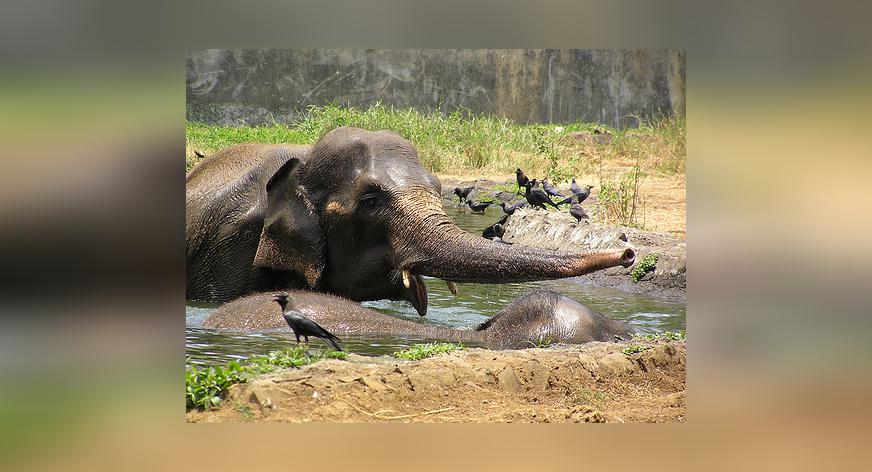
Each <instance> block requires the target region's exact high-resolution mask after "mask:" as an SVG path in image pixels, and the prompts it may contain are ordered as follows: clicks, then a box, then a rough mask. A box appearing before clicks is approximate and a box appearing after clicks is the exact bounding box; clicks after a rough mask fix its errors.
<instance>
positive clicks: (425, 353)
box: [394, 343, 465, 361]
mask: <svg viewBox="0 0 872 472" xmlns="http://www.w3.org/2000/svg"><path fill="white" fill-rule="evenodd" d="M458 349H460V350H463V349H465V348H464V347H463V343H457V344H453V343H430V344H415V345H413V346H412V347H410V348H409V349H406V350H404V351H397V352H395V353H394V357H396V358H397V359H407V360H410V361H419V360H421V359H426V358H428V357H433V356H435V355H437V354H443V353H446V352H452V351H455V350H458Z"/></svg>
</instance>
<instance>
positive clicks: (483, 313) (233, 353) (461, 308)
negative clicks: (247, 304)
mask: <svg viewBox="0 0 872 472" xmlns="http://www.w3.org/2000/svg"><path fill="white" fill-rule="evenodd" d="M445 211H446V212H447V213H448V214H449V215H450V216H451V217H452V218H453V219H454V221H455V223H457V224H458V225H459V226H460V227H461V228H463V229H465V230H467V231H470V232H472V233H475V234H481V230H482V229H484V228H485V227H487V226H489V225H491V224H493V223H494V222H496V221H497V220H498V219H499V218H500V217H502V210H500V209H499V208H498V207H497V208H489V209H488V210H487V211H486V213H485V215H480V214H474V213H472V212H470V211H469V210H468V209H467V208H455V207H453V206H450V205H449V206H447V207H446V208H445ZM425 280H426V282H427V290H428V291H429V308H428V311H427V318H426V320H427V321H428V322H431V323H437V324H441V325H445V326H451V327H463V328H473V327H475V326H476V325H478V324H479V323H481V322H483V321H485V320H487V319H488V318H489V317H490V316H492V315H494V314H496V313H497V312H499V311H500V310H501V309H502V308H503V307H505V306H506V305H507V304H509V303H510V302H511V301H512V300H513V299H514V298H516V297H518V296H520V295H522V294H524V293H526V292H528V291H530V290H532V289H535V288H549V289H552V290H555V291H557V292H560V293H562V294H564V295H566V296H568V297H570V298H572V299H575V300H577V301H579V302H581V303H583V304H585V305H587V306H589V307H590V308H591V309H593V310H596V311H599V312H601V313H604V314H607V315H609V316H611V317H613V318H617V319H621V320H624V321H626V322H628V323H630V324H631V325H632V326H634V327H635V328H636V330H637V331H639V332H641V333H658V332H662V331H674V330H680V329H685V321H686V305H685V304H684V303H679V302H672V301H666V300H660V299H656V298H650V297H645V296H642V295H636V294H629V293H625V292H621V291H619V290H614V289H608V288H601V287H594V286H590V285H583V284H579V283H578V282H575V281H574V280H573V279H562V280H548V281H540V282H528V283H520V284H499V285H487V284H457V285H458V288H459V292H458V294H457V295H456V296H454V295H452V294H451V292H449V291H448V288H447V287H446V286H445V283H444V282H442V281H441V280H438V279H432V278H427V277H425ZM363 305H364V306H366V307H369V308H372V309H375V310H378V311H381V312H383V313H387V314H390V315H393V316H399V317H404V318H409V319H412V320H415V321H421V320H420V317H419V316H418V314H417V313H416V312H415V310H414V308H412V306H411V305H409V304H408V303H406V302H396V301H387V300H378V301H370V302H364V303H363ZM218 306H219V305H218V304H205V303H196V302H188V304H187V306H186V310H185V320H186V326H187V332H186V336H185V346H186V348H185V350H186V355H187V358H188V362H189V363H191V364H223V363H226V362H228V361H231V360H243V359H245V358H247V357H248V356H251V355H258V354H265V353H267V352H269V351H271V350H275V349H279V348H282V347H285V346H288V345H289V344H293V343H295V340H294V336H293V334H292V333H291V331H290V329H288V332H287V333H274V332H272V333H228V332H223V331H213V330H207V329H203V328H202V327H201V326H202V322H203V320H204V319H205V318H206V317H207V316H208V315H209V314H210V313H211V312H212V311H214V310H216V309H217V308H218ZM422 341H429V340H426V339H419V338H389V339H384V338H377V339H376V338H363V337H349V336H342V342H343V346H344V347H345V348H346V350H348V351H351V352H354V353H357V354H363V355H381V354H390V353H392V352H394V351H397V350H400V349H405V348H407V347H409V346H411V345H412V344H415V343H417V342H422ZM311 346H312V347H313V348H319V347H320V346H321V342H320V341H318V340H314V339H313V340H312V343H311Z"/></svg>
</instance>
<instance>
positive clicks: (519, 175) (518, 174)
mask: <svg viewBox="0 0 872 472" xmlns="http://www.w3.org/2000/svg"><path fill="white" fill-rule="evenodd" d="M515 178H516V179H518V193H521V187H526V186H527V182H529V181H530V179H529V178H527V176H526V174H524V171H522V170H521V168H520V167H518V170H516V171H515Z"/></svg>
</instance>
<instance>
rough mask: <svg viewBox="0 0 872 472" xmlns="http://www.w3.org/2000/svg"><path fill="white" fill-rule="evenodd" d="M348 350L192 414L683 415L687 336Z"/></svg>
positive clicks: (315, 418)
mask: <svg viewBox="0 0 872 472" xmlns="http://www.w3.org/2000/svg"><path fill="white" fill-rule="evenodd" d="M633 345H634V346H644V347H647V349H645V350H642V351H641V352H638V353H635V354H628V353H625V352H624V351H625V350H626V349H627V347H628V346H629V344H627V343H589V344H585V345H582V346H557V347H550V348H545V349H527V350H520V351H490V350H484V349H466V350H462V351H455V352H453V353H450V354H442V355H439V356H436V357H432V358H429V359H424V360H420V361H401V360H397V359H394V358H390V357H378V358H372V357H362V356H357V355H351V356H349V359H348V360H347V361H338V360H329V361H321V362H318V363H315V364H312V365H309V366H305V367H303V368H300V369H287V370H282V371H278V372H275V373H272V374H269V375H266V376H264V377H261V378H258V379H256V380H254V381H251V382H249V383H245V384H239V385H236V386H234V387H232V388H231V390H230V393H229V395H228V398H227V400H226V401H225V402H224V403H223V404H222V406H221V407H220V408H219V409H217V410H212V411H205V412H201V411H191V412H188V414H187V421H188V422H247V421H259V422H434V423H440V422H471V423H490V422H544V423H550V422H554V423H558V422H596V423H599V422H617V423H620V422H683V421H685V414H686V413H685V412H686V407H685V376H686V352H685V343H684V341H659V342H645V343H634V344H633Z"/></svg>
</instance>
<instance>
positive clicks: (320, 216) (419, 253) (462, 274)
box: [185, 127, 635, 315]
mask: <svg viewBox="0 0 872 472" xmlns="http://www.w3.org/2000/svg"><path fill="white" fill-rule="evenodd" d="M185 210H186V212H185V255H186V296H187V298H188V299H195V300H207V301H228V300H232V299H234V298H237V297H240V296H243V295H246V294H249V293H254V292H260V291H265V290H284V289H293V288H297V289H306V290H314V291H319V292H328V293H333V294H337V295H341V296H343V297H346V298H349V299H351V300H354V301H365V300H380V299H390V300H407V301H409V302H410V303H411V304H412V305H413V306H414V307H415V308H416V310H417V311H418V313H419V314H421V315H424V314H426V311H427V288H426V285H425V284H424V280H423V278H422V276H425V275H426V276H430V277H435V278H440V279H442V280H445V281H447V282H477V283H507V282H526V281H533V280H545V279H555V278H563V277H574V276H578V275H583V274H587V273H590V272H593V271H596V270H600V269H605V268H609V267H614V266H618V265H622V266H626V267H629V266H630V265H632V264H633V262H634V260H635V252H634V251H633V250H632V249H630V248H624V249H612V250H597V251H585V252H578V253H556V252H554V251H548V250H544V249H536V248H531V247H523V246H519V245H504V244H493V243H492V242H491V241H487V240H485V239H483V238H480V237H478V235H474V234H471V233H468V232H466V231H464V230H462V229H461V228H459V227H457V226H456V225H455V224H454V223H453V222H452V220H451V218H450V217H449V216H448V215H447V214H446V213H445V211H444V209H443V206H442V198H441V184H440V182H439V179H437V178H436V177H435V176H433V175H432V174H430V173H429V172H427V171H426V170H425V169H424V167H423V166H422V165H421V163H420V161H419V160H418V153H417V151H416V150H415V148H414V147H413V146H412V144H411V143H409V142H408V141H406V140H405V139H403V138H402V137H400V136H399V135H398V134H396V133H394V132H391V131H366V130H361V129H356V128H346V127H343V128H337V129H334V130H332V131H330V132H328V133H326V134H325V135H324V136H323V137H322V138H321V139H319V140H318V141H317V142H316V143H315V144H314V145H312V146H294V145H263V144H240V145H236V146H232V147H230V148H227V149H223V150H220V151H218V152H215V153H213V154H211V155H210V156H209V157H206V158H204V159H203V160H202V161H200V162H199V163H198V164H197V165H196V166H195V167H194V168H193V169H192V170H191V171H190V172H189V173H188V174H187V176H186V178H185Z"/></svg>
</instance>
